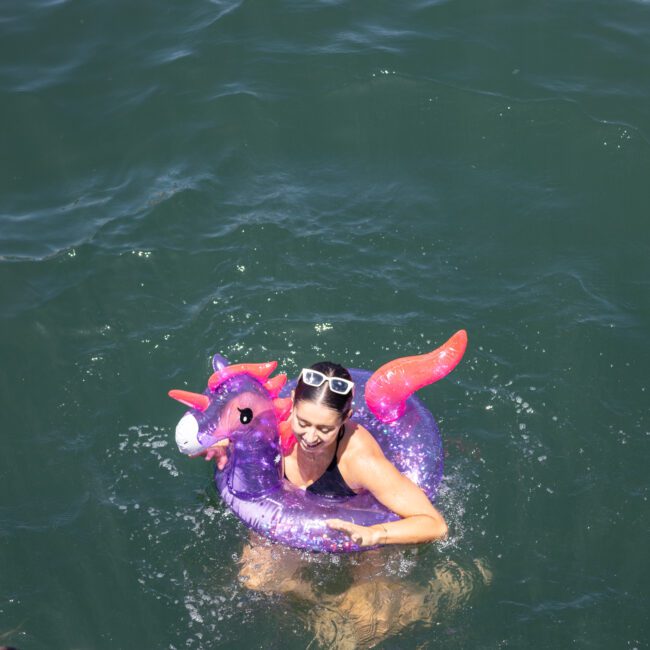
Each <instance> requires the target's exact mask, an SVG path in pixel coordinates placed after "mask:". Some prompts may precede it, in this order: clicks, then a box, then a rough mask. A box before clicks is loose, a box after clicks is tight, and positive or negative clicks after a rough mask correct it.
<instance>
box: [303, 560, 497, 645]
mask: <svg viewBox="0 0 650 650" xmlns="http://www.w3.org/2000/svg"><path fill="white" fill-rule="evenodd" d="M370 573H372V571H370ZM490 578H491V574H489V571H488V570H487V569H486V568H485V567H484V566H483V565H480V564H478V563H475V565H473V566H472V567H471V568H469V569H465V568H463V567H461V566H460V565H459V564H457V563H455V562H448V563H446V564H445V565H443V566H441V567H438V568H437V569H436V571H435V577H434V579H433V580H431V581H430V583H429V585H428V586H427V587H419V586H417V585H414V584H412V583H409V582H408V581H406V580H395V579H388V578H385V577H374V578H372V579H370V580H367V581H360V582H357V583H355V584H353V585H352V586H351V587H350V588H349V589H348V590H347V591H345V592H344V593H343V594H340V595H338V596H333V597H329V598H326V599H323V601H322V602H323V607H321V608H320V609H319V610H318V611H317V612H316V613H315V616H314V619H313V621H312V627H313V631H314V634H315V638H316V641H317V642H318V643H319V644H320V645H321V646H323V647H325V648H336V649H337V650H352V649H353V648H354V649H356V648H359V649H360V648H371V647H373V646H374V645H376V644H378V643H380V642H381V641H383V640H385V639H386V638H387V637H389V636H392V635H395V634H397V633H399V632H401V631H402V630H403V629H404V628H406V627H408V626H409V625H411V624H413V623H415V622H420V623H424V624H425V625H427V624H431V623H432V622H433V621H434V620H435V619H436V618H438V617H440V616H441V615H449V614H450V613H451V612H453V611H455V610H456V609H458V608H460V607H461V606H463V605H464V604H465V603H466V602H467V600H468V599H469V597H470V595H471V594H472V593H473V592H474V591H475V589H476V588H477V587H478V586H482V585H485V584H489V581H490Z"/></svg>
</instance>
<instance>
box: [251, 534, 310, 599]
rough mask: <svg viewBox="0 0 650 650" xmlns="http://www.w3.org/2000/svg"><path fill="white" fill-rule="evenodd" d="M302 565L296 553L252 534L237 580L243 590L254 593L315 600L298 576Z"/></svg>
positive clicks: (304, 582) (300, 558)
mask: <svg viewBox="0 0 650 650" xmlns="http://www.w3.org/2000/svg"><path fill="white" fill-rule="evenodd" d="M305 564H306V563H305V561H304V560H303V559H302V557H301V556H300V553H299V551H296V550H294V549H290V548H286V547H283V546H279V545H278V544H273V543H270V542H268V541H267V540H264V539H262V538H261V537H259V536H258V535H251V539H250V542H249V543H248V544H245V545H244V549H243V551H242V557H241V560H240V565H241V568H240V570H239V578H240V580H241V581H242V583H243V584H244V586H245V587H246V588H248V589H251V590H253V591H261V592H263V593H267V594H274V593H275V594H286V593H293V594H295V595H297V596H299V597H301V598H304V599H307V600H315V599H316V597H315V595H314V592H313V590H312V588H311V585H310V584H309V583H308V582H307V581H306V580H304V579H302V578H301V576H300V574H301V572H302V570H303V569H304V568H305Z"/></svg>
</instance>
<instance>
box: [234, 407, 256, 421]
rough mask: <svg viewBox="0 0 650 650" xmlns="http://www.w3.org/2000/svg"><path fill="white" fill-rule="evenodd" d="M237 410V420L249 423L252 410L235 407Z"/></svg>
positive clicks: (251, 417)
mask: <svg viewBox="0 0 650 650" xmlns="http://www.w3.org/2000/svg"><path fill="white" fill-rule="evenodd" d="M237 410H238V411H239V421H240V422H241V423H242V424H249V423H250V422H251V420H252V419H253V411H251V410H250V409H240V408H238V409H237Z"/></svg>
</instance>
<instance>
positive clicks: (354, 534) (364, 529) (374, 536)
mask: <svg viewBox="0 0 650 650" xmlns="http://www.w3.org/2000/svg"><path fill="white" fill-rule="evenodd" d="M325 523H326V524H327V526H328V528H331V529H332V530H340V531H341V532H342V533H346V535H349V537H350V539H351V540H352V541H353V542H354V543H355V544H357V545H358V546H376V545H377V544H381V543H382V541H383V540H384V537H385V534H384V530H382V529H377V528H372V527H371V526H358V525H357V524H353V523H352V522H351V521H344V520H343V519H328V520H327V521H326V522H325ZM382 528H383V527H382Z"/></svg>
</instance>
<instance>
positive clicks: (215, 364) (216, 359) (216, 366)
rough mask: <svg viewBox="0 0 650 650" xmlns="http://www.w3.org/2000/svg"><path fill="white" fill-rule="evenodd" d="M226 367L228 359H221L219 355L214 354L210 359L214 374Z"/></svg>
mask: <svg viewBox="0 0 650 650" xmlns="http://www.w3.org/2000/svg"><path fill="white" fill-rule="evenodd" d="M227 365H228V359H226V357H222V356H221V355H220V354H215V355H214V356H213V357H212V368H213V370H214V371H215V372H219V371H220V370H223V369H224V368H225V367H226V366H227Z"/></svg>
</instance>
